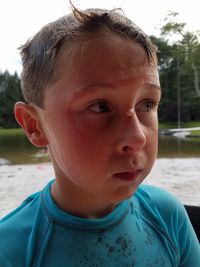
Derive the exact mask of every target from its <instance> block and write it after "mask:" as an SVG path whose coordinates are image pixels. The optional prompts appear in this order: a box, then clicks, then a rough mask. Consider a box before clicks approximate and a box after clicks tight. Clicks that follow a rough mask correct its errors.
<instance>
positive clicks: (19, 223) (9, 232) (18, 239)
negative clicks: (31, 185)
mask: <svg viewBox="0 0 200 267" xmlns="http://www.w3.org/2000/svg"><path fill="white" fill-rule="evenodd" d="M39 196H40V193H36V194H33V195H31V196H30V197H28V198H27V199H26V200H25V201H24V202H23V203H22V204H21V205H20V206H19V207H18V208H17V209H15V210H14V211H12V212H11V213H9V214H8V215H6V216H5V217H4V218H3V219H1V220H0V236H1V238H0V265H1V266H12V265H9V264H8V265H6V262H9V263H11V262H12V263H14V262H15V263H16V262H17V263H16V265H15V266H24V263H22V260H23V261H24V259H25V257H24V256H23V254H24V253H25V251H26V246H27V240H28V237H29V235H30V233H31V230H32V225H33V222H34V217H35V214H36V210H37V207H38V202H39V199H40V197H39ZM19 244H20V246H19ZM1 254H2V255H1ZM20 255H21V257H20ZM2 261H3V262H2ZM18 261H19V262H18Z"/></svg>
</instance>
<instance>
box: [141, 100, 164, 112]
mask: <svg viewBox="0 0 200 267" xmlns="http://www.w3.org/2000/svg"><path fill="white" fill-rule="evenodd" d="M144 104H145V105H150V106H148V107H145V108H144V109H142V108H141V106H142V105H144ZM158 104H159V102H158V101H155V100H151V99H146V100H144V101H142V102H141V103H139V105H138V107H137V108H136V110H137V111H139V112H150V111H151V110H154V109H155V108H156V107H157V106H158Z"/></svg>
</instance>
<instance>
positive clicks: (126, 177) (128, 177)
mask: <svg viewBox="0 0 200 267" xmlns="http://www.w3.org/2000/svg"><path fill="white" fill-rule="evenodd" d="M140 173H141V170H136V171H133V172H120V173H115V174H114V175H113V177H114V178H116V179H119V180H122V181H127V182H133V181H134V180H136V179H137V177H138V176H139V174H140Z"/></svg>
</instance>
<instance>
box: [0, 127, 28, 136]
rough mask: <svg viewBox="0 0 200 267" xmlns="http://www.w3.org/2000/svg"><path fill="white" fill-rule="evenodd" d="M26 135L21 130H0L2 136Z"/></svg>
mask: <svg viewBox="0 0 200 267" xmlns="http://www.w3.org/2000/svg"><path fill="white" fill-rule="evenodd" d="M21 134H24V132H23V130H22V129H21V128H14V129H3V128H0V136H3V135H4V136H5V135H10V136H12V135H21Z"/></svg>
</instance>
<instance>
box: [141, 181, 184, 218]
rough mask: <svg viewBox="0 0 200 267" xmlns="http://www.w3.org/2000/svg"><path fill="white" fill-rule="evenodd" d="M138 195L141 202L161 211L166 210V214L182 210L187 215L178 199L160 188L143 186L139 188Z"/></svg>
mask: <svg viewBox="0 0 200 267" xmlns="http://www.w3.org/2000/svg"><path fill="white" fill-rule="evenodd" d="M137 194H138V197H139V199H140V200H141V201H143V202H146V203H147V204H149V205H151V207H155V208H156V209H158V210H159V211H162V210H163V209H164V211H165V213H166V212H167V211H168V212H170V213H171V212H173V211H174V212H176V211H177V210H180V211H182V212H183V213H184V214H185V209H184V206H183V204H182V203H181V202H180V201H179V200H178V199H177V197H175V196H174V195H173V194H171V193H169V192H167V191H165V190H164V189H162V188H160V187H157V186H152V185H141V186H140V187H139V188H138V191H137Z"/></svg>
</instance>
